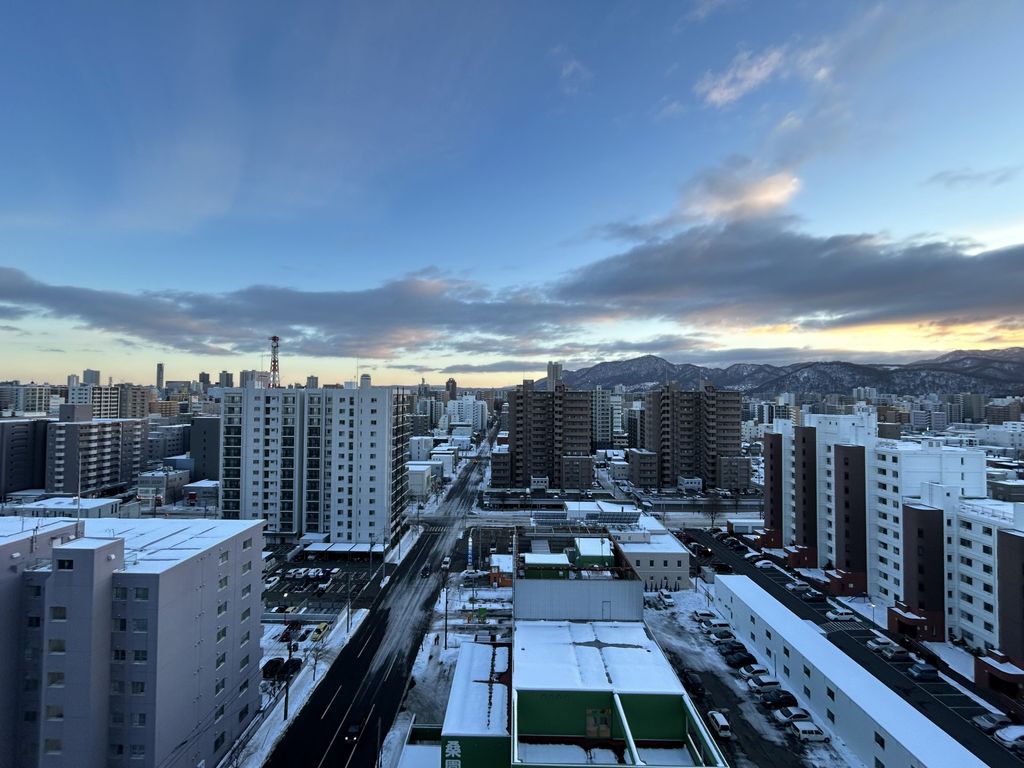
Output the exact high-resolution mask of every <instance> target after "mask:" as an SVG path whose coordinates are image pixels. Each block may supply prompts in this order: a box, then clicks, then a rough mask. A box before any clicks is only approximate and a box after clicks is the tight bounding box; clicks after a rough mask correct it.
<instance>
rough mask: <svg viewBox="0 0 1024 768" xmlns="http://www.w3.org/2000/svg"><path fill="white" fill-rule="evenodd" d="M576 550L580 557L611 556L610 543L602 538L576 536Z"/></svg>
mask: <svg viewBox="0 0 1024 768" xmlns="http://www.w3.org/2000/svg"><path fill="white" fill-rule="evenodd" d="M576 551H577V552H579V553H580V555H581V556H582V557H611V554H612V543H611V541H610V540H608V539H606V538H604V537H603V536H602V537H601V538H577V539H576Z"/></svg>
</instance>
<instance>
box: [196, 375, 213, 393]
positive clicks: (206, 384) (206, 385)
mask: <svg viewBox="0 0 1024 768" xmlns="http://www.w3.org/2000/svg"><path fill="white" fill-rule="evenodd" d="M211 384H212V379H211V378H210V374H209V373H207V372H206V371H200V372H199V388H200V389H201V390H202V391H203V394H206V393H207V392H208V391H209V390H210V386H211Z"/></svg>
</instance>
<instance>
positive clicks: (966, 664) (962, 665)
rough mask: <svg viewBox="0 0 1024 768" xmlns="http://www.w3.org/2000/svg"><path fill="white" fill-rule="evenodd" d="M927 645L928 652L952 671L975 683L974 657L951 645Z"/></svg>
mask: <svg viewBox="0 0 1024 768" xmlns="http://www.w3.org/2000/svg"><path fill="white" fill-rule="evenodd" d="M925 645H926V646H928V650H930V651H932V652H933V653H934V654H935V655H936V656H938V657H939V658H940V659H942V660H943V661H944V662H946V664H948V665H949V668H950V669H952V670H955V671H956V672H959V673H960V674H961V675H963V676H964V677H966V678H967V679H968V680H970V681H971V682H974V656H972V655H971V654H970V653H968V652H967V651H965V650H964V649H963V648H957V647H956V646H955V645H951V644H950V643H925Z"/></svg>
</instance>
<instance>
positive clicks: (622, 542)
mask: <svg viewBox="0 0 1024 768" xmlns="http://www.w3.org/2000/svg"><path fill="white" fill-rule="evenodd" d="M608 533H609V535H610V536H611V537H612V539H613V540H614V541H615V545H616V546H617V547H618V548H619V550H620V551H621V552H622V555H623V558H624V559H625V560H626V561H627V562H628V563H629V565H630V567H631V568H632V569H633V570H634V571H635V572H636V575H637V577H638V578H639V579H640V580H641V581H642V582H643V583H644V589H645V590H646V591H648V592H653V591H654V590H657V589H669V590H672V591H676V590H680V589H689V588H690V586H692V582H691V581H690V550H688V549H687V548H686V547H685V546H683V544H682V542H680V541H679V539H677V538H676V537H675V536H673V535H672V533H671V532H669V531H668V530H667V529H666V528H665V526H663V525H662V524H661V523H660V522H659V521H658V520H657V519H655V518H653V517H651V516H650V515H640V518H639V520H638V521H637V523H636V524H635V525H612V526H609V528H608Z"/></svg>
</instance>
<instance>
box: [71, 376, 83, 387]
mask: <svg viewBox="0 0 1024 768" xmlns="http://www.w3.org/2000/svg"><path fill="white" fill-rule="evenodd" d="M80 381H81V379H80V378H79V376H78V374H77V373H69V374H68V387H77V386H78V383H79V382H80Z"/></svg>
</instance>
